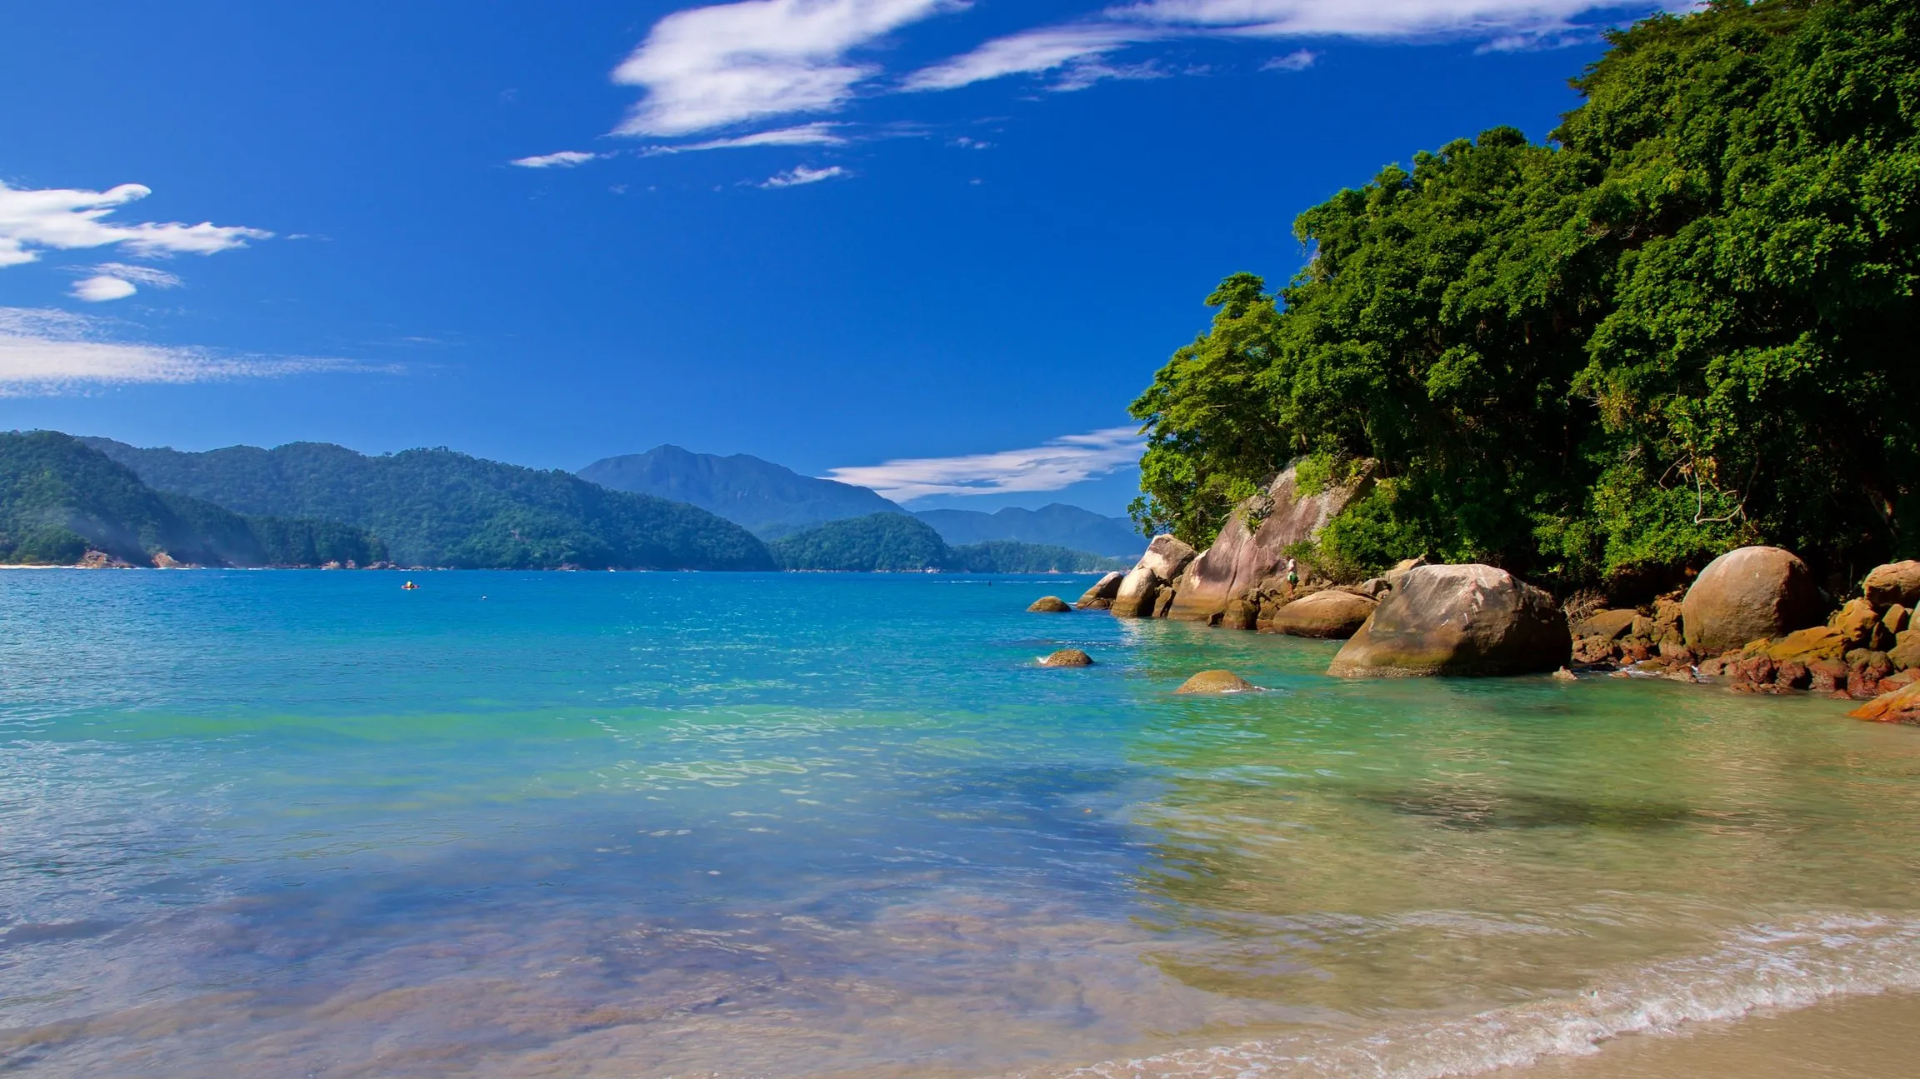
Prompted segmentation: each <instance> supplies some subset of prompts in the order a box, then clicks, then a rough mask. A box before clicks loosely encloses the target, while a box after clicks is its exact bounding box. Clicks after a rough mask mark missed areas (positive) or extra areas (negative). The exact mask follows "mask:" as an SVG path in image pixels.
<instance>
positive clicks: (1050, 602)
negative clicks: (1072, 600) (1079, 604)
mask: <svg viewBox="0 0 1920 1079" xmlns="http://www.w3.org/2000/svg"><path fill="white" fill-rule="evenodd" d="M1027 610H1029V611H1033V612H1036V613H1039V614H1066V613H1068V612H1070V611H1072V610H1073V608H1072V607H1069V606H1067V601H1066V600H1064V599H1061V598H1060V597H1059V596H1041V597H1040V598H1039V599H1036V600H1034V601H1033V605H1032V606H1030V607H1028V608H1027Z"/></svg>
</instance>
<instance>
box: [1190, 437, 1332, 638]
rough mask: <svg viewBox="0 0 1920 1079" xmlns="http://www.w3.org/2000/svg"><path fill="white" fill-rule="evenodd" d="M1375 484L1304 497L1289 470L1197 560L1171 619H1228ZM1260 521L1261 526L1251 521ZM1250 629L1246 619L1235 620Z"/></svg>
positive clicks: (1292, 470)
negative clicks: (1291, 551) (1237, 604)
mask: <svg viewBox="0 0 1920 1079" xmlns="http://www.w3.org/2000/svg"><path fill="white" fill-rule="evenodd" d="M1369 482H1370V481H1369V480H1368V479H1367V478H1366V477H1365V476H1364V475H1363V476H1362V478H1361V479H1359V480H1357V481H1355V482H1353V483H1350V484H1347V485H1345V486H1342V487H1330V488H1328V489H1327V490H1324V491H1321V492H1320V493H1318V494H1314V495H1305V494H1301V493H1300V477H1299V474H1298V472H1297V470H1296V469H1295V468H1294V467H1293V466H1291V465H1289V466H1288V467H1287V469H1286V470H1285V471H1283V472H1281V473H1280V475H1278V476H1276V477H1275V478H1274V481H1273V482H1272V483H1271V484H1269V485H1268V486H1267V490H1266V493H1265V494H1263V495H1260V496H1258V497H1256V498H1252V499H1249V500H1247V501H1246V502H1244V503H1242V504H1241V505H1240V506H1238V507H1237V508H1235V510H1234V511H1233V515H1232V516H1231V517H1230V518H1228V520H1227V523H1226V526H1225V527H1223V528H1221V529H1220V536H1219V538H1218V539H1216V540H1214V542H1213V546H1211V547H1209V548H1207V550H1206V553H1204V554H1202V555H1200V556H1199V557H1198V558H1195V559H1194V560H1193V565H1191V566H1189V567H1188V568H1187V572H1186V575H1185V576H1184V577H1183V578H1182V579H1181V580H1180V582H1179V587H1178V591H1177V592H1176V594H1175V595H1174V599H1173V604H1172V605H1171V606H1170V607H1169V608H1168V610H1167V617H1169V618H1182V619H1189V620H1192V621H1196V622H1216V621H1221V620H1223V619H1224V618H1225V616H1226V615H1227V613H1228V608H1229V607H1230V606H1232V605H1233V603H1234V601H1235V600H1244V599H1245V598H1246V597H1247V596H1248V595H1249V594H1250V593H1252V592H1253V591H1254V590H1255V589H1257V588H1259V587H1260V586H1261V585H1262V584H1263V583H1267V582H1271V581H1274V580H1275V579H1277V578H1282V577H1284V576H1285V574H1286V565H1287V554H1286V551H1287V548H1288V547H1291V546H1293V545H1294V544H1297V543H1302V542H1304V541H1306V540H1310V539H1312V538H1314V537H1315V536H1317V535H1319V534H1320V530H1321V529H1323V528H1325V527H1326V526H1327V522H1328V521H1331V520H1333V518H1334V517H1335V516H1336V515H1338V514H1339V513H1340V511H1341V510H1343V509H1346V508H1347V503H1349V502H1351V501H1352V500H1353V499H1354V497H1355V496H1356V495H1359V494H1361V493H1362V492H1364V491H1365V490H1366V488H1367V485H1368V483H1369ZM1255 517H1258V518H1259V525H1258V526H1257V527H1254V528H1249V527H1248V526H1247V522H1248V521H1250V520H1253V519H1254V518H1255ZM1234 621H1235V622H1236V623H1244V625H1243V626H1242V628H1251V621H1250V620H1249V619H1247V618H1245V617H1241V618H1238V619H1235V620H1234Z"/></svg>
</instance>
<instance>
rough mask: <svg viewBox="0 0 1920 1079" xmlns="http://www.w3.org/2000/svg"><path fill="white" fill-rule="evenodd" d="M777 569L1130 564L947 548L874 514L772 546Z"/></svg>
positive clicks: (994, 545) (1027, 569)
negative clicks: (779, 567)
mask: <svg viewBox="0 0 1920 1079" xmlns="http://www.w3.org/2000/svg"><path fill="white" fill-rule="evenodd" d="M770 546H771V547H772V549H773V555H774V558H775V559H777V560H778V561H779V563H780V566H781V568H783V569H789V570H826V571H844V572H865V573H923V572H929V571H935V572H948V573H1091V572H1094V571H1096V570H1109V569H1125V568H1127V567H1128V566H1130V565H1131V564H1132V563H1131V562H1130V561H1120V560H1116V559H1109V558H1102V557H1101V556H1099V555H1095V554H1089V553H1087V552H1086V551H1071V550H1068V549H1067V548H1065V547H1054V546H1048V545H1044V544H1034V543H1014V542H1010V541H994V542H988V543H977V544H969V545H965V546H960V547H950V546H948V545H947V542H946V541H945V540H943V539H941V538H940V533H938V532H936V531H934V529H933V527H932V526H930V525H928V524H927V523H926V522H924V521H920V520H917V519H915V518H913V517H909V516H907V515H905V514H900V513H875V514H871V515H869V516H866V517H854V518H851V519H849V520H845V521H829V522H828V523H826V524H823V525H820V526H818V527H815V528H810V529H807V530H806V531H804V532H797V533H795V534H793V535H791V536H786V537H784V538H782V539H778V540H775V541H773V543H772V544H771V545H770Z"/></svg>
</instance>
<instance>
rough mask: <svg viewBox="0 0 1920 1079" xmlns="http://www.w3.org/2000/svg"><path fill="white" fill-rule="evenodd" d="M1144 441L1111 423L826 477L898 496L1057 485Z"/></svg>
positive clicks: (1113, 461) (1126, 460)
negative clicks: (1038, 442)
mask: <svg viewBox="0 0 1920 1079" xmlns="http://www.w3.org/2000/svg"><path fill="white" fill-rule="evenodd" d="M1144 445H1145V444H1144V442H1143V441H1142V440H1141V438H1140V434H1139V432H1138V431H1137V430H1136V429H1135V428H1132V427H1110V428H1107V429H1106V430H1102V431H1092V432H1089V433H1087V434H1084V435H1066V436H1064V437H1061V438H1056V439H1053V440H1051V441H1049V442H1047V443H1046V444H1045V445H1042V446H1035V447H1033V448H1031V449H1022V450H1001V451H999V452H998V453H978V454H969V455H966V456H963V457H921V458H909V459H905V460H899V461H888V462H886V463H885V464H879V465H860V466H855V467H850V468H836V469H834V470H832V472H831V473H830V474H829V476H828V478H829V479H835V480H839V481H840V482H841V483H852V484H857V485H859V486H861V487H870V488H872V489H873V490H875V491H878V492H879V493H880V494H882V495H884V496H886V497H887V498H891V499H893V500H894V501H896V502H911V501H913V500H914V499H918V498H929V497H932V496H934V495H995V494H1010V493H1017V492H1026V491H1058V490H1060V489H1062V488H1065V487H1070V486H1072V485H1074V484H1076V483H1080V482H1082V481H1084V480H1090V479H1094V478H1096V477H1099V476H1105V475H1107V474H1109V473H1112V472H1114V471H1116V470H1118V469H1122V468H1126V467H1128V466H1129V465H1132V464H1135V463H1136V462H1138V461H1139V460H1140V453H1141V451H1142V449H1143V448H1144Z"/></svg>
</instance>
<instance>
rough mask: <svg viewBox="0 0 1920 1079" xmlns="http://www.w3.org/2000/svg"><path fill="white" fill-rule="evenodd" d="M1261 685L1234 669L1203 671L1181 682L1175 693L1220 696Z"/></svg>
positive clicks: (1243, 691)
mask: <svg viewBox="0 0 1920 1079" xmlns="http://www.w3.org/2000/svg"><path fill="white" fill-rule="evenodd" d="M1259 688H1260V687H1259V686H1256V685H1254V684H1253V683H1252V682H1249V681H1247V680H1246V679H1244V678H1242V677H1240V676H1239V675H1237V674H1235V673H1233V672H1232V671H1201V672H1200V673H1199V674H1196V675H1194V676H1193V677H1192V678H1189V679H1187V680H1186V681H1185V682H1182V683H1181V684H1180V688H1179V689H1176V690H1174V692H1175V693H1186V694H1193V695H1205V696H1219V695H1221V694H1226V693H1250V692H1253V691H1255V690H1258V689H1259Z"/></svg>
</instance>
